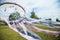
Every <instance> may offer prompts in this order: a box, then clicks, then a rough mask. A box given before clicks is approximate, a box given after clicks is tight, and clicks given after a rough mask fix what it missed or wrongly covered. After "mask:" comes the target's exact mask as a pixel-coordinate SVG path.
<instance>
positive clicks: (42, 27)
mask: <svg viewBox="0 0 60 40" xmlns="http://www.w3.org/2000/svg"><path fill="white" fill-rule="evenodd" d="M36 27H38V28H41V29H46V30H52V31H60V28H50V27H47V26H44V25H40V24H38V25H36Z"/></svg>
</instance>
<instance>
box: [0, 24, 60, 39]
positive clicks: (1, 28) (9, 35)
mask: <svg viewBox="0 0 60 40" xmlns="http://www.w3.org/2000/svg"><path fill="white" fill-rule="evenodd" d="M37 27H39V28H42V29H49V30H55V31H56V30H57V31H59V30H60V29H54V28H48V27H47V28H45V27H44V26H37ZM35 33H36V34H38V35H39V36H40V37H41V38H42V39H43V40H60V39H59V38H60V36H59V37H55V36H54V35H52V34H46V33H39V32H35ZM0 40H26V39H25V38H23V37H21V36H20V35H19V34H18V33H17V32H15V31H13V30H11V29H10V28H9V27H8V26H7V25H0Z"/></svg>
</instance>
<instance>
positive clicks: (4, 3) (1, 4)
mask: <svg viewBox="0 0 60 40" xmlns="http://www.w3.org/2000/svg"><path fill="white" fill-rule="evenodd" d="M6 4H12V5H15V6H18V7H19V8H21V9H22V11H23V12H24V14H23V16H25V14H26V11H25V9H24V8H23V7H22V6H21V5H19V4H17V3H13V2H1V3H0V7H1V6H3V5H6Z"/></svg>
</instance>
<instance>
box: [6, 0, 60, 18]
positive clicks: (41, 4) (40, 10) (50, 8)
mask: <svg viewBox="0 0 60 40" xmlns="http://www.w3.org/2000/svg"><path fill="white" fill-rule="evenodd" d="M6 1H9V2H16V3H18V4H20V5H22V6H23V7H24V8H25V9H26V11H27V13H30V12H31V11H32V9H33V8H36V9H35V12H36V14H37V15H38V16H39V17H45V18H48V17H51V18H59V17H60V14H59V13H60V11H59V10H60V9H59V8H57V6H58V3H57V2H56V1H57V0H6Z"/></svg>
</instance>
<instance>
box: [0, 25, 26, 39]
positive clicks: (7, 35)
mask: <svg viewBox="0 0 60 40" xmlns="http://www.w3.org/2000/svg"><path fill="white" fill-rule="evenodd" d="M0 40H26V39H25V38H23V37H21V36H20V35H19V34H18V33H16V32H15V31H13V30H11V29H10V28H9V27H8V26H0Z"/></svg>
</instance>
